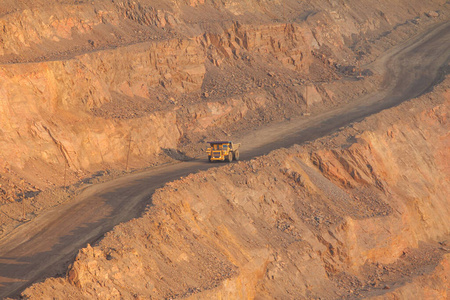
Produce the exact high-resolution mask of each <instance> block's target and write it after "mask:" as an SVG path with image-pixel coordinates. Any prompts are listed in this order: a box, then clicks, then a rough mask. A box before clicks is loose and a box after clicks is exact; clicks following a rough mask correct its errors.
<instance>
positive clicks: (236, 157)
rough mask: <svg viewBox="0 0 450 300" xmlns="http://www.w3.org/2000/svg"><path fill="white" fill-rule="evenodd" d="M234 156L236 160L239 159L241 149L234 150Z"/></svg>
mask: <svg viewBox="0 0 450 300" xmlns="http://www.w3.org/2000/svg"><path fill="white" fill-rule="evenodd" d="M233 158H234V160H236V161H238V160H239V150H234V152H233Z"/></svg>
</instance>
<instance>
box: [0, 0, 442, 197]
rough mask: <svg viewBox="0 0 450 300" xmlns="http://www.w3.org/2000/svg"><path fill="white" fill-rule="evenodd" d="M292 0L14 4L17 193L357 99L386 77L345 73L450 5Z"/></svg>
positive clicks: (5, 157) (5, 164)
mask: <svg viewBox="0 0 450 300" xmlns="http://www.w3.org/2000/svg"><path fill="white" fill-rule="evenodd" d="M283 3H284V4H283V5H282V3H281V2H280V3H278V2H274V3H269V2H264V3H263V2H253V1H243V2H239V1H226V2H223V3H218V2H215V1H212V2H209V1H207V2H204V1H190V2H185V1H164V2H161V1H137V2H130V1H113V2H110V1H95V2H88V1H57V2H51V3H50V2H48V1H47V2H46V1H18V2H17V1H16V2H14V3H9V4H8V3H5V4H4V5H2V7H0V10H1V11H2V15H1V17H0V23H1V26H0V28H2V37H1V39H2V43H1V44H0V62H1V63H2V65H1V69H0V78H1V85H0V93H1V95H2V99H3V101H2V103H1V107H0V122H1V124H2V126H1V131H0V133H1V139H0V149H1V155H0V174H1V181H2V183H1V184H2V199H3V202H7V201H14V199H17V198H20V195H21V194H23V193H24V192H27V193H28V194H31V193H37V192H39V191H41V190H43V189H46V188H48V187H52V186H55V185H62V184H64V183H66V182H65V181H66V180H67V182H70V183H73V182H76V181H77V180H80V179H81V178H85V177H86V176H89V174H92V173H93V172H96V171H98V170H105V169H125V168H126V167H127V166H128V165H130V167H136V166H143V165H144V166H149V165H152V164H158V163H161V162H165V161H168V160H170V159H171V158H172V157H173V155H170V154H171V153H177V151H183V152H185V153H186V154H187V155H189V156H192V155H195V154H196V153H198V151H199V149H201V148H202V147H203V144H202V143H201V142H202V141H203V140H204V138H205V137H206V136H208V137H217V138H220V137H224V136H227V135H229V134H233V133H235V132H240V131H242V128H247V129H248V128H252V127H255V126H258V125H260V124H262V123H264V122H270V121H273V120H277V119H282V118H285V117H290V116H292V115H298V114H300V113H302V112H305V111H307V112H311V111H314V109H319V108H321V107H322V108H323V107H329V106H333V105H338V104H339V103H340V102H342V101H344V100H343V99H347V100H351V99H352V98H354V97H355V96H358V95H360V94H362V93H366V92H368V91H370V90H373V89H374V85H375V84H376V82H377V79H376V78H377V77H376V76H375V77H373V78H371V79H370V80H365V81H361V82H356V83H355V82H349V81H348V80H338V79H339V78H341V77H342V76H343V75H345V74H347V75H356V67H355V66H356V58H357V57H358V56H361V60H362V61H365V62H369V61H371V59H372V58H373V57H375V56H376V55H377V53H379V52H380V51H383V50H385V49H386V48H388V47H390V46H392V44H393V43H395V42H396V41H400V40H403V39H404V38H406V37H408V36H411V35H412V34H414V33H415V32H417V30H419V29H420V28H423V27H424V26H427V25H429V24H432V23H434V22H437V21H439V20H443V19H445V18H446V14H447V10H448V5H447V4H446V2H445V1H441V0H436V1H427V2H426V3H425V2H424V1H400V2H398V3H396V4H392V3H391V2H390V1H385V2H383V3H382V4H380V3H379V1H369V2H367V3H366V4H365V5H364V6H361V5H360V4H358V2H357V1H353V2H349V3H345V4H342V3H339V2H338V1H331V2H330V1H316V3H314V4H312V3H304V2H296V1H287V2H283ZM7 4H8V5H7ZM374 7H377V9H374ZM362 36H364V37H365V39H366V42H365V43H364V44H363V45H360V44H358V43H359V42H358V41H359V40H360V37H362ZM329 82H332V83H333V84H328V83H329ZM350 87H351V88H350ZM307 89H308V90H309V91H308V92H306V90H307ZM305 94H308V95H309V96H308V97H306V96H305ZM305 99H306V100H305ZM130 140H131V142H130ZM169 150H170V151H169ZM66 173H67V174H66ZM55 174H57V176H55ZM64 174H66V175H65V176H64ZM63 178H64V179H65V180H63ZM20 180H23V181H24V184H22V185H21V184H18V182H19V181H20Z"/></svg>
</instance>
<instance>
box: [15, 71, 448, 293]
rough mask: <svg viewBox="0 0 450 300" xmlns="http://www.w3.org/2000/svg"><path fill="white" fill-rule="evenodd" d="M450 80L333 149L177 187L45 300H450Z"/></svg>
mask: <svg viewBox="0 0 450 300" xmlns="http://www.w3.org/2000/svg"><path fill="white" fill-rule="evenodd" d="M449 104H450V78H447V79H446V80H445V81H444V82H443V83H442V84H441V85H440V86H439V87H437V88H435V90H434V91H432V92H430V93H428V94H426V95H423V96H422V97H420V98H418V99H413V100H411V101H408V102H406V103H404V104H402V105H400V106H398V107H396V108H392V109H390V110H385V111H383V112H381V113H379V114H377V115H374V116H372V117H369V118H367V119H366V120H364V121H362V122H359V123H355V124H354V125H352V126H350V127H347V128H345V129H343V130H341V131H340V132H338V133H336V134H334V135H333V136H331V137H325V138H322V139H320V140H317V141H315V142H312V143H309V144H307V145H304V146H294V147H292V148H289V149H280V150H276V151H274V152H272V153H270V154H269V155H267V156H263V157H259V158H256V159H253V160H251V161H247V162H240V163H235V164H231V165H226V166H222V167H218V168H214V169H210V170H208V171H206V172H201V173H198V174H192V175H189V176H188V177H186V178H183V179H181V180H179V181H176V182H173V183H169V184H167V185H166V187H164V188H162V189H160V190H159V191H158V192H157V193H156V194H155V195H154V196H153V205H152V206H151V207H149V208H148V211H147V212H146V213H145V215H144V216H143V217H142V218H139V219H135V220H133V221H130V222H128V223H125V224H121V225H118V226H117V227H116V228H115V229H114V230H113V231H112V232H110V233H108V234H107V235H106V236H105V238H104V239H103V240H102V241H101V242H100V243H99V245H98V246H96V247H91V246H88V247H87V248H85V249H82V250H81V251H80V252H79V254H78V255H77V258H76V260H75V261H74V263H73V265H72V266H71V267H70V268H69V270H68V272H67V276H66V277H64V278H57V279H47V280H46V281H45V282H44V283H42V284H36V285H33V286H32V287H31V288H29V289H27V290H26V291H25V292H24V294H23V295H24V296H25V297H30V298H45V297H48V296H50V295H51V296H52V297H57V298H65V299H66V298H72V299H81V298H91V297H99V298H114V299H118V298H121V299H132V298H139V299H148V298H151V299H162V298H166V299H168V298H189V299H211V298H241V299H242V298H263V299H265V298H283V299H301V298H325V299H330V298H341V297H345V298H347V297H357V298H360V297H364V298H373V299H398V298H402V299H409V298H410V297H412V296H413V297H414V298H422V299H431V298H432V299H448V295H449V294H448V291H449V288H450V283H449V281H448V275H449V272H450V264H449V259H450V254H449V253H450V240H449V237H450V232H449V228H450V220H449V218H448V215H449V213H450V211H449V208H450V205H449V204H450V203H449V197H448V195H449V193H450V190H449V187H450V186H449V184H448V183H449V180H450V178H449V174H450V166H449V164H448V162H449V161H450V157H449V152H448V148H449V123H448V105H449Z"/></svg>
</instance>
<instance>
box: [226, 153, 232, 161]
mask: <svg viewBox="0 0 450 300" xmlns="http://www.w3.org/2000/svg"><path fill="white" fill-rule="evenodd" d="M227 161H228V162H232V161H233V153H232V152H230V153H228V157H227Z"/></svg>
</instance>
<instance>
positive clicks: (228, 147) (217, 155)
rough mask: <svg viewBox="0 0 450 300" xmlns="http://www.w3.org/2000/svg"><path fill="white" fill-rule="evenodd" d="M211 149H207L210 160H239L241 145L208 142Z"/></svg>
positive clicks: (227, 142)
mask: <svg viewBox="0 0 450 300" xmlns="http://www.w3.org/2000/svg"><path fill="white" fill-rule="evenodd" d="M208 143H209V145H210V147H209V148H208V149H206V153H207V154H208V160H209V161H210V162H213V161H217V160H218V161H224V160H226V161H228V162H232V161H233V159H234V160H239V150H238V148H239V146H240V145H241V144H240V143H233V142H229V141H216V142H208Z"/></svg>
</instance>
